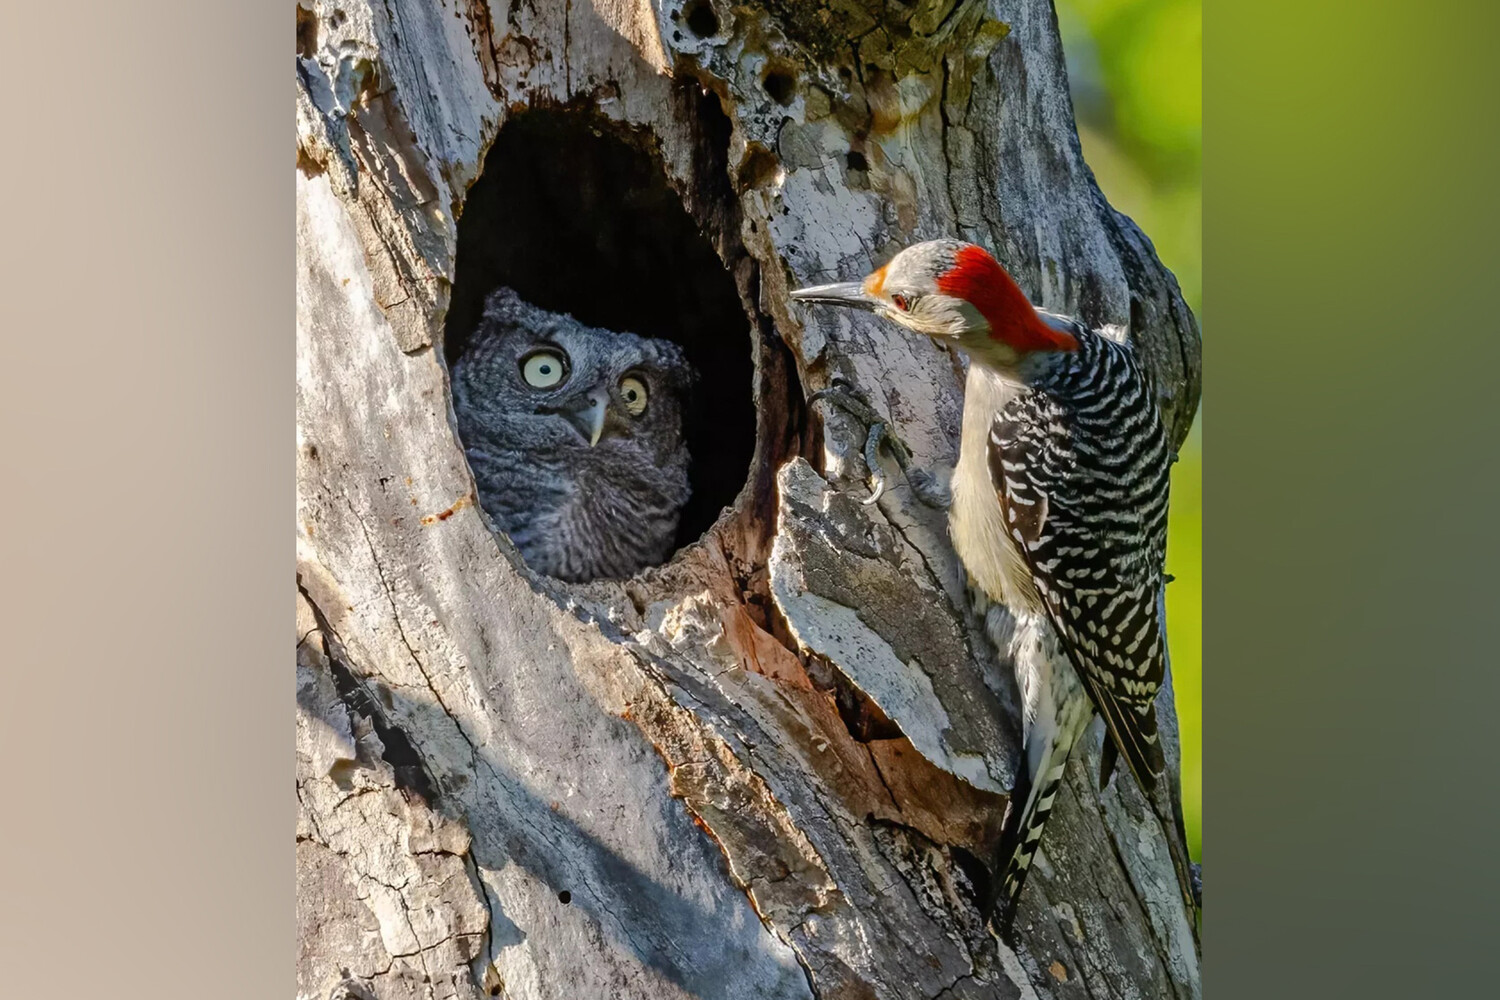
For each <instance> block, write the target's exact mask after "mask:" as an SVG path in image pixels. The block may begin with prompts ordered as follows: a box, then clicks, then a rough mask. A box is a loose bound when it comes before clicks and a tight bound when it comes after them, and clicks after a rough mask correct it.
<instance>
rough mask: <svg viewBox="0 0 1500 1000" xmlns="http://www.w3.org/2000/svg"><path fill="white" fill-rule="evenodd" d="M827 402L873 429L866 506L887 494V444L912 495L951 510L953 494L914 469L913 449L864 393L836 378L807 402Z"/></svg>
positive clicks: (868, 439)
mask: <svg viewBox="0 0 1500 1000" xmlns="http://www.w3.org/2000/svg"><path fill="white" fill-rule="evenodd" d="M820 399H822V400H827V401H828V402H830V403H832V404H833V405H835V406H837V407H838V408H839V409H841V410H843V411H844V412H845V413H847V414H849V415H850V416H852V417H853V418H854V419H856V420H858V421H860V422H861V423H863V424H864V425H865V426H866V427H868V428H869V433H868V434H866V436H865V449H864V454H865V465H866V466H868V467H869V469H870V479H871V480H872V481H873V483H874V486H873V488H872V491H871V493H870V498H869V499H868V500H864V501H862V503H864V504H865V505H866V506H869V505H870V504H873V503H875V502H876V501H877V500H879V499H880V497H881V495H882V494H884V493H885V489H886V486H887V485H888V484H887V477H886V474H885V470H884V469H883V468H882V467H881V464H880V446H881V445H882V444H884V445H885V450H886V453H887V454H889V455H890V456H891V457H892V458H894V459H895V460H896V465H898V466H899V467H900V468H901V473H902V475H904V476H905V477H906V481H907V483H908V484H909V485H910V486H911V491H912V495H913V496H915V497H916V498H917V499H918V500H920V501H921V502H922V503H924V504H926V505H927V506H928V507H935V508H937V509H939V510H944V509H947V507H948V506H949V505H950V504H951V503H952V502H953V497H952V494H951V493H950V492H949V491H948V488H947V487H946V486H944V485H943V484H942V483H941V482H940V481H939V480H938V478H937V477H936V476H934V475H933V474H932V473H930V472H928V471H927V470H925V469H914V468H912V466H911V461H912V454H911V449H910V448H908V447H907V445H906V442H905V441H903V440H901V437H900V436H899V435H898V434H897V433H896V432H895V431H893V430H891V428H890V425H889V424H887V423H886V420H885V418H884V417H883V416H881V415H880V413H879V412H878V411H877V410H876V409H875V407H873V406H871V405H870V402H869V400H867V399H866V398H865V396H864V394H863V393H861V392H860V391H859V390H858V389H856V388H854V386H852V385H850V384H849V383H848V382H846V381H844V380H843V379H841V378H836V379H834V380H833V383H832V384H831V385H829V386H828V388H826V389H819V390H818V391H817V392H815V393H813V394H812V395H811V396H809V397H808V399H807V405H808V406H811V405H812V404H813V403H816V402H817V401H818V400H820Z"/></svg>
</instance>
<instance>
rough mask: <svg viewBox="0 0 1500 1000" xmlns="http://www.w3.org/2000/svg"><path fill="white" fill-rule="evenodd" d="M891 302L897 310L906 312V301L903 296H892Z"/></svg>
mask: <svg viewBox="0 0 1500 1000" xmlns="http://www.w3.org/2000/svg"><path fill="white" fill-rule="evenodd" d="M891 302H892V304H894V305H895V307H896V308H897V309H900V310H901V311H902V312H906V307H907V301H906V296H905V295H892V296H891Z"/></svg>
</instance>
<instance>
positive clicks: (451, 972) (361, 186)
mask: <svg viewBox="0 0 1500 1000" xmlns="http://www.w3.org/2000/svg"><path fill="white" fill-rule="evenodd" d="M300 2H301V3H302V4H303V6H299V7H298V12H297V47H298V60H297V81H298V82H297V88H298V89H297V142H298V146H297V176H296V186H297V295H298V304H297V392H298V397H297V409H298V441H297V447H298V495H297V558H298V566H297V579H298V591H299V594H298V605H297V607H298V611H297V614H298V625H297V636H298V658H297V678H298V686H297V705H298V715H297V748H298V752H297V793H298V802H299V814H298V815H299V819H298V832H297V877H298V900H299V902H298V928H299V935H300V952H299V961H298V969H297V972H298V991H299V996H305V997H320V998H321V997H327V996H349V997H380V998H387V997H390V998H396V997H465V998H468V997H481V996H501V997H510V998H513V1000H521V998H544V997H546V998H552V997H556V998H564V997H566V998H595V997H597V998H616V997H619V998H627V997H628V998H637V997H638V998H642V1000H660V998H672V997H702V998H718V997H725V998H749V997H778V998H779V997H820V998H856V997H858V998H867V997H881V998H886V997H891V998H896V997H902V998H905V997H938V996H944V997H975V998H978V997H1017V996H1025V997H1033V996H1036V997H1060V998H1061V997H1085V996H1087V997H1096V998H1100V997H1197V996H1199V995H1200V993H1201V989H1200V982H1199V971H1198V942H1197V937H1196V914H1195V912H1194V908H1193V905H1192V903H1191V902H1190V901H1189V900H1190V899H1191V890H1190V889H1189V887H1188V881H1189V880H1188V877H1187V873H1186V865H1185V861H1184V859H1185V847H1184V845H1183V842H1182V837H1181V828H1180V819H1176V818H1175V817H1177V816H1178V815H1179V814H1180V810H1178V809H1177V796H1178V791H1177V780H1176V773H1177V743H1176V724H1175V719H1176V717H1175V714H1174V712H1173V710H1172V701H1171V697H1170V689H1168V694H1167V695H1165V696H1164V697H1163V698H1162V701H1161V705H1160V711H1161V714H1162V722H1163V730H1164V733H1165V737H1166V740H1167V748H1168V766H1169V769H1170V772H1171V780H1169V781H1166V782H1163V785H1164V786H1165V787H1164V788H1163V789H1162V791H1161V792H1160V793H1159V794H1160V801H1158V802H1156V803H1148V802H1147V801H1146V800H1145V799H1144V798H1143V797H1142V795H1141V793H1140V791H1139V789H1138V788H1137V787H1136V785H1135V784H1134V782H1132V781H1131V780H1129V777H1128V775H1122V776H1117V777H1116V779H1115V780H1114V781H1113V782H1112V783H1111V784H1110V785H1109V787H1108V788H1107V789H1105V790H1104V791H1103V792H1100V791H1099V790H1098V788H1097V772H1098V759H1099V749H1100V740H1101V734H1100V731H1099V729H1098V727H1097V725H1096V727H1095V728H1094V729H1093V730H1091V731H1090V736H1089V738H1088V739H1087V740H1086V741H1085V742H1086V746H1085V747H1084V748H1083V750H1082V752H1079V753H1076V754H1075V755H1074V760H1073V762H1072V764H1071V765H1070V769H1069V776H1068V780H1067V782H1066V783H1065V786H1064V787H1065V792H1064V793H1063V796H1062V798H1061V801H1060V804H1059V805H1058V807H1057V809H1056V810H1055V812H1054V813H1053V817H1054V818H1053V820H1052V822H1051V824H1050V826H1049V829H1048V831H1047V835H1046V838H1045V840H1044V845H1043V850H1042V852H1041V854H1040V855H1039V858H1038V861H1037V864H1036V867H1035V869H1034V872H1033V875H1032V877H1031V880H1030V882H1029V884H1028V886H1027V890H1026V893H1025V897H1024V899H1023V902H1022V906H1021V910H1020V916H1019V919H1018V927H1019V929H1020V934H1021V941H1022V943H1021V946H1020V947H1019V948H1018V949H1017V950H1016V951H1015V952H1012V951H1011V950H1010V949H1009V948H1006V947H1005V946H1004V945H1002V944H1001V943H1000V942H999V941H998V940H997V939H996V938H995V937H994V936H993V935H991V934H990V933H989V932H988V931H987V930H986V929H985V927H984V926H983V924H982V923H981V921H980V919H979V916H978V913H977V910H976V908H975V902H974V900H975V895H976V892H977V891H979V890H980V889H982V887H983V885H984V884H985V883H986V881H987V880H988V879H989V878H990V877H991V873H990V872H989V871H988V870H987V866H988V865H989V864H990V863H991V862H992V854H993V851H994V848H995V840H996V837H997V834H998V831H999V826H1000V822H1001V819H1002V816H1003V813H1004V809H1005V801H1006V794H1007V791H1008V790H1009V789H1010V788H1011V787H1012V783H1013V780H1014V772H1015V768H1016V761H1017V746H1018V722H1017V714H1016V695H1015V690H1014V682H1013V680H1012V679H1011V676H1010V667H1009V664H1008V663H1005V662H1003V661H1002V660H1001V659H1000V658H999V654H997V652H996V649H995V646H994V644H993V642H992V641H991V640H990V639H989V633H991V632H994V631H995V630H996V629H1003V628H1004V625H1005V619H1004V613H1003V612H1001V611H999V610H998V609H983V608H976V607H974V606H973V605H972V604H971V599H970V597H969V596H968V595H967V593H966V591H965V587H964V583H963V575H962V571H961V568H960V566H959V564H958V562H957V560H956V558H955V556H954V555H953V552H952V550H951V548H950V547H949V544H948V542H947V537H946V530H945V521H944V515H943V514H942V513H941V512H938V511H934V510H931V509H929V508H927V507H924V506H923V505H921V504H920V503H918V502H916V500H915V499H914V498H913V496H912V494H911V490H910V489H909V488H908V487H907V486H906V485H905V484H904V483H903V482H902V481H901V480H900V479H899V478H897V477H893V478H892V480H891V481H892V487H891V488H890V489H889V490H887V491H886V492H885V493H884V495H883V496H882V497H881V498H880V499H879V501H878V502H877V503H876V504H874V505H870V506H866V505H862V504H861V503H860V502H859V501H860V500H862V499H865V498H867V497H868V496H869V470H867V469H866V468H865V465H864V458H863V442H864V440H865V428H864V427H862V426H859V425H857V424H856V423H854V422H853V420H852V419H851V418H850V417H849V416H848V415H847V414H845V413H844V412H842V411H841V410H838V409H832V408H828V407H825V406H824V404H823V403H821V402H820V403H818V404H817V405H815V406H813V407H809V406H808V405H807V403H806V400H807V398H808V396H810V395H811V393H813V392H814V391H816V390H817V389H819V388H822V387H824V386H827V385H828V384H829V383H830V382H831V381H832V380H833V379H835V378H842V379H844V380H846V381H848V382H849V383H851V384H853V385H854V386H856V387H857V388H858V389H860V390H861V391H862V392H863V393H864V394H865V395H866V396H867V397H868V398H869V399H870V400H871V401H872V403H873V404H874V405H875V407H876V408H877V409H879V410H880V411H881V412H882V413H885V414H887V415H888V417H889V419H890V422H891V426H892V427H893V428H894V429H895V430H897V431H898V432H899V433H900V434H901V436H902V437H903V438H904V439H905V440H906V442H907V443H908V444H909V445H910V446H911V448H912V450H913V451H914V453H915V455H916V461H917V464H919V465H924V466H927V467H933V468H940V467H942V466H945V465H948V464H951V463H952V461H953V459H954V456H955V451H956V447H957V440H958V420H959V414H960V410H961V406H962V398H963V367H962V365H963V362H962V360H961V359H959V358H957V357H955V356H953V355H951V354H949V353H947V352H945V351H943V350H940V349H938V348H936V347H934V346H933V345H931V344H929V343H927V342H926V341H924V340H922V339H919V338H916V337H912V336H909V335H906V334H904V333H902V332H900V331H898V330H896V329H894V328H892V327H891V326H889V325H885V324H882V323H879V322H877V321H875V320H874V319H873V318H871V317H866V316H848V315H835V314H832V313H829V314H827V315H823V314H817V315H809V314H806V313H803V312H802V311H800V310H793V309H792V308H790V307H789V302H788V296H787V292H788V289H789V288H792V287H796V286H797V285H798V284H802V283H809V282H813V281H825V280H834V279H836V278H853V277H856V276H857V275H859V274H861V273H863V272H864V271H865V270H867V269H869V268H870V267H872V266H874V265H876V264H879V263H883V262H884V260H885V259H887V258H888V257H889V256H890V255H891V254H892V253H893V252H894V251H895V250H896V249H897V248H899V247H901V246H904V245H906V244H908V243H911V242H914V241H916V240H918V239H923V238H930V237H933V236H938V235H958V236H962V237H965V238H968V239H971V240H974V241H977V242H980V243H983V244H985V245H986V246H989V247H991V248H992V249H994V250H995V251H996V253H997V255H998V256H999V257H1000V259H1001V260H1002V262H1003V263H1005V264H1006V265H1007V267H1008V268H1009V269H1010V270H1011V271H1012V273H1013V274H1015V275H1016V277H1017V280H1018V281H1019V282H1020V283H1021V285H1022V287H1023V288H1024V289H1025V290H1026V291H1027V292H1028V294H1030V295H1031V296H1032V298H1033V300H1034V301H1036V302H1038V303H1039V304H1041V305H1043V306H1045V307H1047V308H1050V309H1054V310H1057V311H1061V312H1068V313H1074V314H1077V315H1079V316H1080V317H1082V318H1083V319H1085V320H1086V321H1088V322H1090V323H1093V324H1096V325H1099V324H1115V325H1117V326H1118V327H1120V329H1121V331H1122V332H1125V331H1128V335H1129V336H1130V337H1131V338H1133V339H1134V340H1135V342H1136V343H1137V344H1138V346H1139V348H1140V350H1141V351H1142V352H1143V353H1144V355H1145V357H1146V358H1147V359H1148V360H1149V362H1150V364H1151V365H1152V366H1153V368H1154V369H1155V371H1156V373H1157V375H1158V377H1159V382H1160V385H1161V387H1162V390H1161V391H1162V397H1161V407H1162V410H1163V413H1164V414H1165V417H1166V419H1167V421H1168V426H1169V427H1170V428H1171V429H1172V434H1173V435H1174V440H1176V441H1179V442H1180V440H1181V438H1182V437H1183V435H1184V434H1185V433H1186V431H1187V428H1188V424H1189V422H1190V420H1191V417H1192V414H1193V412H1194V410H1195V409H1196V407H1197V400H1198V365H1199V346H1198V345H1199V340H1198V332H1197V326H1196V324H1195V321H1194V319H1193V317H1192V316H1191V314H1190V313H1189V311H1188V309H1187V308H1186V306H1185V305H1184V304H1183V301H1182V298H1181V295H1180V293H1179V291H1178V288H1177V284H1176V281H1175V280H1174V279H1173V278H1172V276H1171V275H1170V274H1169V273H1168V272H1167V271H1166V270H1165V269H1164V268H1163V267H1162V266H1161V264H1160V263H1159V262H1158V261H1157V259H1156V257H1155V255H1154V252H1153V250H1152V248H1151V245H1150V243H1149V242H1148V241H1147V240H1146V239H1145V238H1144V237H1143V236H1142V235H1141V233H1140V232H1139V231H1138V230H1137V229H1136V228H1135V226H1134V225H1133V224H1132V223H1131V222H1130V221H1129V220H1128V219H1125V218H1123V217H1122V216H1120V215H1118V214H1117V213H1115V212H1114V211H1113V210H1112V209H1111V208H1110V207H1109V206H1108V204H1107V203H1106V202H1105V200H1104V198H1103V197H1102V196H1101V195H1100V193H1099V191H1098V189H1097V187H1096V186H1095V184H1094V181H1093V178H1092V176H1091V174H1090V173H1089V171H1088V169H1087V168H1086V167H1085V166H1084V164H1083V161H1082V159H1081V156H1080V153H1079V147H1078V142H1077V138H1076V135H1075V131H1074V125H1073V118H1072V110H1071V103H1070V99H1069V96H1068V91H1067V81H1066V76H1065V72H1064V68H1063V57H1062V50H1061V45H1060V43H1059V40H1058V34H1057V25H1056V21H1055V18H1054V15H1053V12H1052V9H1051V5H1050V4H1049V3H1047V2H1046V0H990V2H989V3H988V4H985V3H983V2H979V3H975V2H957V3H955V2H953V0H917V2H915V3H913V4H911V5H905V4H901V3H897V2H895V0H892V2H890V3H881V2H877V0H821V2H805V3H804V2H800V0H759V2H746V3H740V4H734V3H730V2H728V0H687V2H686V3H679V2H678V0H656V2H654V3H653V2H648V0H571V2H564V0H554V2H547V0H511V2H510V3H509V5H508V6H507V5H506V4H505V3H501V2H498V0H497V2H495V3H493V4H490V5H488V6H487V5H486V4H485V3H483V2H476V0H384V2H381V3H376V4H371V5H367V4H365V3H364V2H363V0H300ZM487 157H488V159H487ZM482 173H483V175H484V176H483V178H482V179H481V174H482ZM501 281H504V282H506V283H509V284H512V285H513V286H514V287H516V288H517V290H518V291H520V292H521V293H522V294H523V296H524V297H527V298H530V299H532V300H533V301H536V302H537V303H538V304H539V305H542V306H544V307H545V308H549V309H553V310H558V311H567V312H573V313H574V314H575V315H577V316H578V317H579V318H580V319H582V320H584V321H585V322H590V323H593V324H595V325H604V326H610V327H612V328H615V329H630V330H632V331H634V332H637V333H640V334H643V335H648V336H651V335H655V336H671V337H673V338H674V339H677V340H679V341H680V342H682V343H683V344H684V347H685V349H686V350H687V352H688V355H689V357H690V358H691V359H694V360H695V364H697V365H698V367H699V371H700V376H701V382H700V386H699V392H700V393H701V394H702V395H703V396H704V399H705V402H704V403H703V404H702V405H703V406H704V407H705V409H703V410H702V411H701V413H703V414H707V415H708V416H706V417H704V419H703V420H702V421H700V423H699V424H698V425H695V426H693V427H690V428H689V430H688V434H689V444H690V448H691V450H692V453H693V455H694V461H695V473H694V475H695V479H694V490H695V498H696V499H695V503H696V504H697V507H696V508H694V509H693V510H692V511H690V512H689V513H688V514H685V516H684V525H683V533H684V537H683V539H682V541H683V548H682V549H681V550H680V551H679V552H678V553H677V555H676V556H675V557H674V558H673V560H672V561H671V562H670V563H669V564H668V565H667V566H665V567H662V568H660V569H655V570H649V571H647V572H645V573H643V574H641V575H640V576H639V577H637V578H636V579H633V580H630V581H627V582H620V583H615V582H597V583H593V584H588V585H581V586H570V585H565V584H561V583H558V582H556V581H552V580H548V579H545V578H539V577H537V576H535V575H534V574H532V573H531V572H530V571H528V570H527V569H526V568H525V566H524V565H523V564H522V562H521V560H520V558H519V557H518V555H517V554H516V551H515V549H514V548H513V546H512V545H511V544H510V542H509V541H508V540H507V539H506V538H505V536H504V535H503V534H501V533H499V532H497V531H495V530H493V527H492V525H491V523H490V522H489V521H488V519H487V518H486V517H485V515H484V514H483V512H482V511H481V510H480V509H479V508H478V506H477V504H476V502H475V492H474V483H473V481H472V478H471V476H470V473H469V470H468V466H467V465H466V463H465V459H464V455H463V451H462V449H461V447H460V445H459V442H458V440H457V438H456V435H455V431H454V420H453V414H452V408H451V405H450V402H449V393H448V381H447V364H448V362H449V361H451V360H452V358H453V357H454V356H455V355H456V352H457V351H460V350H461V349H462V346H463V342H464V338H465V337H466V335H467V332H468V326H469V325H470V324H471V323H472V320H473V317H474V316H475V310H476V308H477V303H478V302H479V300H480V298H481V297H482V295H483V294H484V292H485V291H487V290H488V287H489V286H492V285H493V284H496V283H499V282H501ZM726 302H727V303H729V305H728V307H726V306H725V303H726ZM720 505H726V506H723V509H722V511H721V509H720ZM1162 817H1165V819H1163V818H1162Z"/></svg>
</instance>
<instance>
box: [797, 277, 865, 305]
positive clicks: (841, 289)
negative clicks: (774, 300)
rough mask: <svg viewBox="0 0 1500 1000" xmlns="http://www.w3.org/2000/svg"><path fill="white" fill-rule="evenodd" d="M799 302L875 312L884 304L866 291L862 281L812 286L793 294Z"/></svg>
mask: <svg viewBox="0 0 1500 1000" xmlns="http://www.w3.org/2000/svg"><path fill="white" fill-rule="evenodd" d="M792 298H794V299H796V300H797V301H798V302H817V303H823V304H826V305H834V306H849V307H850V308H853V309H865V310H868V311H870V312H874V311H875V310H876V309H877V308H879V307H880V306H881V305H883V304H884V303H883V302H882V300H881V299H878V298H876V297H875V296H873V295H871V294H870V293H869V292H867V291H865V286H864V282H862V281H840V282H838V283H836V284H832V285H812V286H811V287H808V288H798V289H796V290H795V291H793V292H792Z"/></svg>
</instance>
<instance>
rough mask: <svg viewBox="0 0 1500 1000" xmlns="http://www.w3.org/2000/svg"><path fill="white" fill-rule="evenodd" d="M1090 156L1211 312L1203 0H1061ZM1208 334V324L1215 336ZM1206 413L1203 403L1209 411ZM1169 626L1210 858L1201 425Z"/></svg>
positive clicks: (1179, 473)
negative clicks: (1206, 277)
mask: <svg viewBox="0 0 1500 1000" xmlns="http://www.w3.org/2000/svg"><path fill="white" fill-rule="evenodd" d="M1056 8H1057V19H1058V26H1059V28H1060V29H1061V31H1062V37H1063V48H1064V51H1065V52H1066V53H1067V60H1068V82H1069V85H1070V86H1071V87H1072V91H1073V107H1074V111H1075V113H1076V116H1077V119H1078V137H1079V140H1080V141H1081V142H1082V145H1083V156H1084V159H1085V160H1086V161H1087V162H1088V165H1089V167H1090V168H1092V169H1093V171H1094V177H1095V178H1096V179H1097V180H1098V182H1099V187H1100V188H1101V189H1102V190H1103V191H1104V193H1105V195H1106V196H1107V197H1108V198H1109V201H1110V204H1112V205H1113V206H1114V207H1115V208H1117V209H1119V210H1120V211H1121V212H1124V213H1125V214H1126V215H1128V216H1130V217H1131V218H1132V219H1134V220H1135V221H1136V224H1137V225H1139V226H1140V227H1141V229H1142V230H1143V231H1144V232H1145V233H1146V235H1147V236H1149V237H1150V238H1151V241H1152V242H1153V243H1154V244H1155V245H1156V251H1157V254H1158V255H1159V256H1160V257H1161V260H1162V263H1164V264H1166V265H1167V267H1169V268H1171V269H1172V273H1174V274H1175V275H1176V276H1177V280H1178V282H1179V283H1180V284H1181V285H1182V293H1183V296H1184V297H1185V298H1186V299H1187V302H1188V305H1189V306H1191V307H1192V310H1193V312H1194V314H1196V315H1197V316H1198V319H1199V322H1200V324H1201V323H1202V321H1203V252H1202V249H1203V197H1202V195H1203V190H1202V181H1201V178H1202V166H1203V10H1202V5H1201V3H1200V2H1199V0H1056ZM1205 336H1207V334H1205ZM1200 414H1201V410H1200ZM1167 572H1169V573H1171V574H1172V575H1173V576H1174V577H1176V581H1175V582H1174V583H1173V584H1172V585H1171V586H1169V587H1168V588H1167V631H1168V642H1169V644H1170V648H1171V654H1172V680H1173V684H1174V685H1175V693H1176V697H1177V715H1178V720H1179V722H1180V724H1181V727H1182V806H1183V818H1184V820H1185V822H1186V824H1187V835H1188V846H1189V849H1190V850H1191V851H1192V854H1193V857H1194V858H1197V859H1200V860H1201V858H1202V857H1203V433H1202V420H1201V418H1200V419H1199V420H1198V421H1196V422H1195V423H1194V425H1193V430H1192V433H1191V434H1190V436H1189V437H1188V440H1187V443H1186V444H1185V445H1184V447H1183V449H1182V452H1181V455H1180V459H1179V462H1178V464H1177V466H1176V467H1175V468H1174V469H1173V470H1172V511H1171V518H1170V535H1169V538H1168V542H1167Z"/></svg>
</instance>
